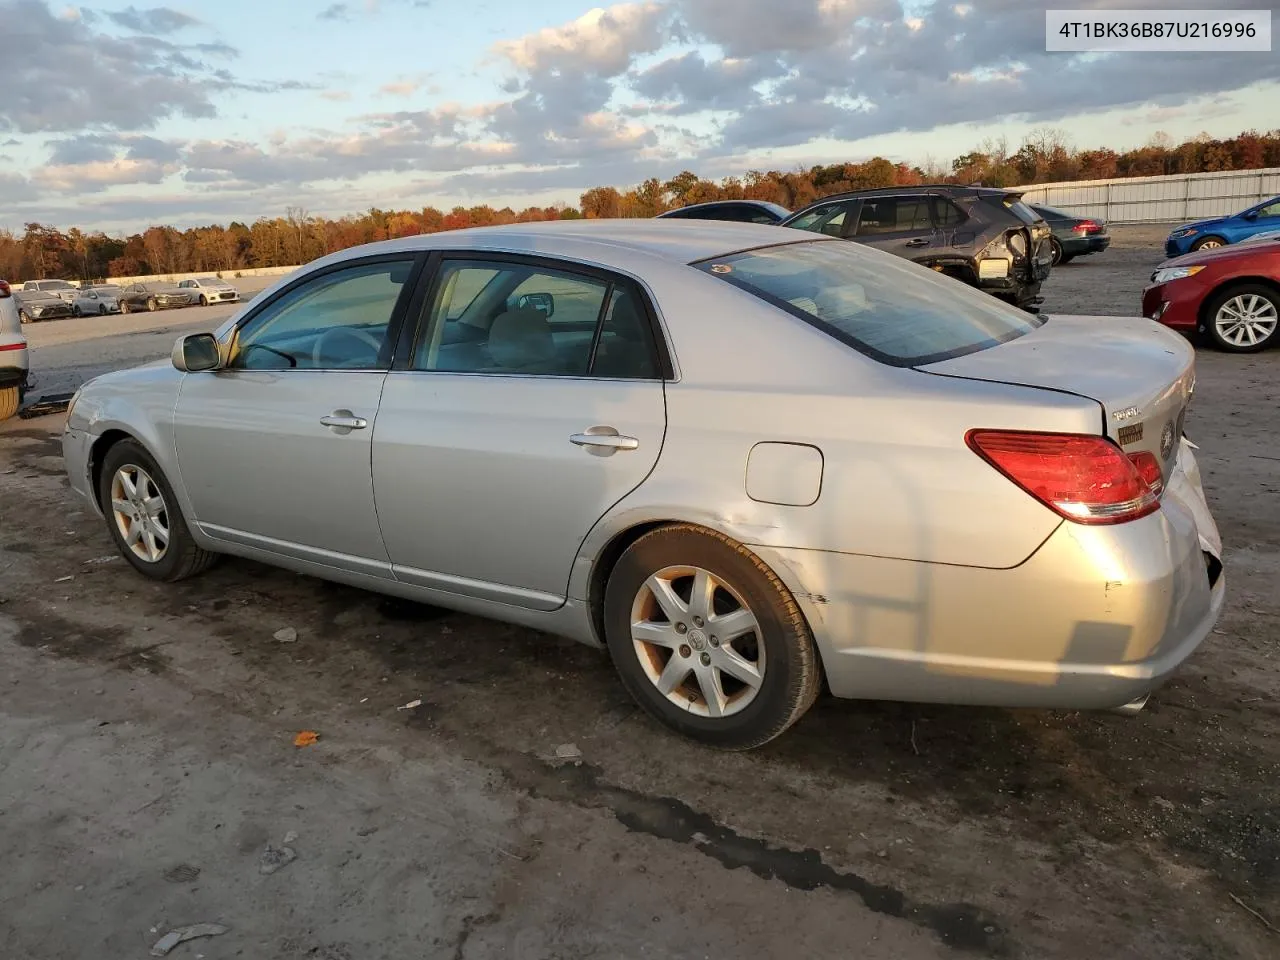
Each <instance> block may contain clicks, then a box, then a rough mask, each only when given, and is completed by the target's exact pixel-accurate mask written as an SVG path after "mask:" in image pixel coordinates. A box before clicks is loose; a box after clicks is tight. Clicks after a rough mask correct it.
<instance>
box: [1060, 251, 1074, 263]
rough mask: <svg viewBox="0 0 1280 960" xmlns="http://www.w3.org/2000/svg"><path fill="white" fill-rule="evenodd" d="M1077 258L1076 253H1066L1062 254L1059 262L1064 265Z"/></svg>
mask: <svg viewBox="0 0 1280 960" xmlns="http://www.w3.org/2000/svg"><path fill="white" fill-rule="evenodd" d="M1075 258H1076V255H1075V254H1074V253H1064V254H1063V255H1062V258H1061V259H1060V260H1059V261H1058V264H1059V265H1062V264H1066V263H1070V262H1071V261H1072V260H1074V259H1075Z"/></svg>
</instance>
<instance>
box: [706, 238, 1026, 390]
mask: <svg viewBox="0 0 1280 960" xmlns="http://www.w3.org/2000/svg"><path fill="white" fill-rule="evenodd" d="M694 266H695V267H697V268H698V269H700V270H705V271H706V272H707V273H710V274H711V275H712V276H715V277H719V278H720V279H721V280H724V281H726V282H728V283H731V284H733V285H734V286H736V287H739V288H740V289H743V290H746V291H747V292H749V293H752V294H755V295H756V296H758V297H760V298H761V299H762V300H765V301H767V302H768V303H771V304H773V305H774V306H777V307H780V308H781V309H783V310H786V311H787V312H788V313H790V314H792V315H793V316H796V317H799V318H800V319H801V320H804V321H805V322H806V323H809V324H812V325H813V326H815V327H817V328H818V329H819V330H822V331H824V332H825V333H827V334H829V335H830V336H832V337H834V338H835V339H837V340H839V341H841V342H842V343H846V344H848V345H849V346H851V347H853V348H855V349H856V350H859V351H861V352H862V353H865V354H867V355H868V356H870V357H873V358H874V359H876V360H879V361H881V362H882V363H887V364H891V365H893V366H899V367H907V366H918V365H921V364H926V363H936V362H938V361H940V360H948V359H950V358H952V357H958V356H963V355H964V354H967V353H975V352H977V351H979V350H985V349H986V348H988V347H993V346H995V345H996V344H999V343H1004V342H1005V341H1008V340H1013V339H1016V338H1017V337H1020V336H1022V335H1023V334H1025V333H1028V332H1029V331H1031V330H1034V329H1035V328H1036V327H1038V326H1040V325H1041V324H1042V323H1043V321H1042V320H1040V319H1039V318H1037V317H1035V316H1033V315H1032V314H1029V313H1025V312H1024V311H1022V310H1018V309H1017V308H1016V307H1012V306H1009V305H1007V304H1004V303H1002V302H1000V301H999V300H996V299H995V298H994V297H992V296H990V295H988V294H985V293H981V292H979V291H977V290H974V289H973V288H971V287H968V286H966V285H964V284H961V283H958V282H956V281H955V280H952V279H949V278H947V277H941V276H939V275H938V274H936V273H934V272H933V271H932V270H929V269H927V268H925V267H921V266H919V265H917V264H914V263H911V262H910V261H908V260H903V259H901V258H899V257H895V256H893V255H891V254H886V253H881V252H879V251H875V250H869V249H867V248H866V247H865V246H861V245H859V244H853V243H845V242H837V241H821V240H819V241H811V242H802V243H793V244H786V245H784V246H776V247H762V248H758V249H755V250H748V251H746V252H744V253H738V254H732V255H729V256H724V257H717V258H713V259H710V260H703V261H700V262H698V263H695V264H694Z"/></svg>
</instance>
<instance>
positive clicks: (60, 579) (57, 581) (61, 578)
mask: <svg viewBox="0 0 1280 960" xmlns="http://www.w3.org/2000/svg"><path fill="white" fill-rule="evenodd" d="M74 579H75V577H59V578H58V579H57V580H55V581H53V582H54V583H66V582H67V581H68V580H74Z"/></svg>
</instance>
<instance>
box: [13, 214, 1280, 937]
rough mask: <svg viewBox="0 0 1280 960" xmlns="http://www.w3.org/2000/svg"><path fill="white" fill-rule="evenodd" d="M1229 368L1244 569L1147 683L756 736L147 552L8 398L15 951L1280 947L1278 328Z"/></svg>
mask: <svg viewBox="0 0 1280 960" xmlns="http://www.w3.org/2000/svg"><path fill="white" fill-rule="evenodd" d="M1153 233H1160V235H1161V236H1163V233H1162V232H1160V231H1153ZM1159 259H1160V257H1159V251H1158V248H1153V247H1152V244H1151V242H1150V238H1148V239H1145V240H1144V239H1141V238H1140V237H1136V238H1131V237H1130V236H1129V235H1128V233H1127V232H1126V233H1123V234H1120V235H1118V236H1117V241H1116V244H1115V246H1114V247H1113V249H1112V250H1109V251H1107V253H1105V254H1103V255H1101V256H1097V257H1090V258H1087V259H1085V260H1082V261H1080V262H1079V263H1073V264H1070V265H1069V266H1067V267H1064V268H1062V269H1061V270H1058V271H1055V273H1054V275H1053V276H1052V277H1051V279H1050V282H1049V284H1048V285H1047V288H1046V297H1047V305H1046V306H1047V309H1049V310H1065V309H1067V306H1066V305H1071V307H1072V308H1073V312H1098V313H1133V312H1136V308H1137V294H1138V291H1139V290H1140V289H1141V286H1142V284H1143V281H1144V279H1145V276H1146V273H1147V272H1149V270H1150V267H1151V266H1152V265H1154V263H1156V262H1158V260H1159ZM188 312H190V311H188ZM212 317H213V311H212V310H209V311H201V312H200V317H199V318H193V321H192V323H191V324H188V323H187V322H186V317H185V316H182V317H181V319H180V320H179V315H178V314H174V315H173V319H170V317H169V316H165V317H163V318H162V319H161V321H160V322H161V323H162V325H163V326H164V328H165V329H164V330H163V331H157V330H155V329H152V330H149V331H147V330H139V329H134V330H133V331H132V332H133V333H134V334H135V335H134V336H132V337H117V335H116V334H114V333H112V334H111V335H110V336H104V337H96V336H94V337H80V334H78V333H77V334H75V337H71V334H72V333H74V330H73V328H72V327H70V326H67V327H65V328H63V329H64V330H65V331H66V332H67V334H68V338H69V339H63V340H62V341H61V342H60V343H54V342H49V341H46V342H43V343H37V345H36V349H35V362H36V364H37V366H38V367H39V368H41V369H42V370H43V373H42V374H41V375H42V376H45V377H48V378H49V379H50V382H54V381H55V378H63V379H61V380H57V381H56V382H58V383H70V382H72V380H74V378H75V377H76V376H78V375H80V372H83V371H87V370H90V369H94V368H95V367H94V365H95V364H97V365H99V366H100V365H104V364H105V365H111V364H117V365H119V364H123V363H127V362H138V361H141V360H146V359H151V358H153V357H155V356H157V355H159V356H163V355H164V354H165V353H167V351H168V349H169V346H170V344H171V343H172V336H174V335H176V331H178V330H179V329H183V330H185V329H188V328H192V329H194V328H199V327H200V326H208V325H211V324H209V323H208V319H212ZM207 318H208V319H207ZM124 319H125V320H127V321H128V322H129V323H130V324H132V323H133V322H134V320H133V318H124ZM153 319H154V318H153ZM119 322H120V321H119V320H116V321H109V322H108V323H110V324H111V326H110V327H107V328H97V329H95V331H94V332H95V333H96V332H97V330H101V329H110V330H112V331H114V330H116V329H117V327H116V326H115V325H116V324H118V323H119ZM33 332H34V333H36V334H37V335H38V336H44V335H45V333H46V330H45V328H38V329H37V330H35V331H33ZM55 332H56V331H55V330H54V325H50V326H49V328H48V335H49V336H50V337H51V338H52V337H53V334H54V333H55ZM147 338H155V341H154V343H153V342H152V340H150V339H147ZM72 340H74V342H72ZM73 348H74V349H73ZM58 351H63V352H61V353H59V352H58ZM1199 364H1200V374H1199V385H1198V389H1197V396H1196V402H1195V405H1194V408H1193V412H1192V415H1191V417H1190V419H1189V423H1188V432H1189V434H1190V436H1191V437H1192V438H1193V439H1194V440H1195V441H1196V442H1197V443H1198V444H1199V445H1200V447H1201V451H1200V456H1201V464H1202V468H1203V470H1204V475H1205V483H1206V487H1207V491H1208V495H1209V499H1210V502H1211V505H1212V507H1213V509H1214V511H1215V515H1216V517H1217V520H1218V522H1219V525H1220V527H1221V530H1222V534H1223V539H1224V541H1225V543H1226V576H1227V580H1228V590H1229V598H1230V599H1229V602H1228V608H1227V611H1226V613H1225V615H1224V618H1223V620H1222V622H1221V623H1220V625H1219V628H1218V629H1217V630H1216V631H1215V633H1214V634H1213V635H1212V636H1211V637H1210V638H1209V640H1208V641H1207V642H1206V644H1205V645H1204V647H1203V648H1202V649H1201V650H1200V651H1199V652H1198V653H1197V654H1196V655H1195V656H1194V657H1193V658H1192V660H1191V661H1190V662H1189V663H1188V664H1187V665H1186V666H1185V668H1184V669H1183V670H1182V671H1181V672H1180V673H1179V674H1178V675H1177V676H1176V677H1175V679H1173V680H1172V681H1171V682H1170V683H1169V684H1168V685H1166V686H1165V687H1164V688H1162V689H1161V690H1160V691H1159V692H1158V693H1157V694H1156V695H1155V696H1153V698H1152V700H1151V702H1150V704H1149V705H1148V707H1147V709H1146V710H1145V711H1143V712H1142V713H1141V714H1139V715H1138V716H1137V717H1133V718H1126V717H1120V716H1116V715H1112V714H1080V713H1070V712H1063V713H1050V712H1042V711H1029V710H1026V711H1024V710H1019V711H1010V710H978V709H961V708H944V707H929V706H914V705H905V704H886V703H850V702H837V701H833V700H823V701H820V702H819V704H818V705H817V706H816V707H815V709H814V710H813V711H811V713H810V714H809V715H808V716H806V717H805V718H804V720H802V721H801V722H800V723H799V724H798V725H797V726H796V727H795V728H793V730H791V731H790V732H789V733H788V734H787V735H786V736H785V737H783V738H782V739H780V740H779V741H776V742H775V743H774V744H772V745H770V746H769V747H767V748H766V749H764V750H761V751H757V752H753V753H750V754H746V755H738V754H731V755H726V754H721V753H715V752H712V751H708V750H703V749H701V748H699V747H696V746H693V745H691V744H689V743H686V742H684V741H681V740H677V739H675V738H672V737H670V736H667V735H666V734H664V733H663V732H662V731H661V730H659V729H658V728H656V727H655V726H654V725H653V724H652V723H650V722H649V721H648V720H647V719H646V718H645V717H644V716H643V715H642V714H640V713H638V712H637V711H636V710H635V709H634V707H633V706H632V705H631V703H630V701H629V700H628V699H627V697H626V695H625V693H624V692H623V690H622V689H621V687H620V686H619V684H618V683H617V681H616V679H615V677H614V675H613V673H612V671H611V668H610V666H609V664H608V663H607V661H606V659H605V658H604V657H603V655H602V654H600V653H598V652H597V651H594V650H590V649H587V648H584V647H580V646H576V645H574V644H572V643H568V642H562V641H558V640H555V639H550V638H547V637H545V636H541V635H537V634H535V633H533V632H531V631H527V630H522V629H517V628H514V627H507V626H502V625H499V624H495V623H492V622H488V621H482V620H477V619H474V618H470V617H466V616H461V615H455V614H448V613H443V612H441V611H434V610H430V609H426V608H421V607H416V606H412V605H408V604H402V603H396V602H390V601H386V600H382V599H380V598H378V597H375V596H372V595H369V594H365V593H361V592H359V591H355V590H350V589H346V588H343V587H338V586H333V585H329V584H325V583H322V582H319V581H316V580H311V579H307V578H304V577H298V576H294V575H292V574H288V573H284V572H281V571H278V570H272V569H268V568H266V567H262V566H258V565H256V564H251V563H246V562H227V563H224V564H222V565H221V566H219V567H217V568H216V569H215V570H213V571H211V572H210V573H209V574H207V575H205V576H204V577H202V578H198V579H196V580H193V581H188V582H185V583H183V584H179V585H176V586H162V585H158V584H153V583H150V582H147V581H144V580H142V579H140V578H139V577H137V576H135V575H133V574H132V573H131V572H130V571H129V569H128V568H127V567H126V566H125V564H124V563H123V561H120V560H118V559H116V560H104V558H108V557H110V556H111V555H112V552H113V551H112V549H111V546H110V542H109V540H108V538H107V536H106V533H105V531H104V530H103V528H102V525H101V522H100V521H98V520H97V519H96V518H94V517H92V516H91V515H89V514H88V512H87V510H85V509H84V508H83V507H82V505H81V504H79V503H76V502H74V501H73V500H72V499H71V497H70V495H69V493H68V491H67V487H66V483H65V480H64V479H63V476H62V464H61V457H60V451H59V444H58V440H57V433H58V431H59V430H60V427H61V418H60V417H56V416H55V417H45V418H41V419H37V420H30V421H19V420H15V421H10V422H9V423H7V424H5V425H3V426H0V663H3V665H4V666H3V670H2V671H0V690H2V691H3V696H0V771H3V774H2V775H0V862H3V863H4V864H5V866H6V869H5V870H4V871H0V957H4V958H6V960H7V958H15V960H27V958H31V960H46V958H55V957H56V958H59V960H61V958H81V957H83V958H86V960H87V958H95V960H96V958H99V957H131V956H137V957H142V956H146V955H147V950H148V949H149V948H150V946H151V944H153V943H154V942H155V941H156V940H158V939H159V938H160V936H161V935H162V934H163V933H164V932H166V931H167V930H168V929H170V928H171V927H175V926H180V925H185V924H189V923H199V922H206V921H208V922H218V923H223V924H226V925H227V926H228V927H229V928H230V929H229V930H228V932H226V933H225V934H223V935H221V936H218V937H215V938H212V939H205V940H198V941H195V942H192V943H189V944H185V945H183V946H181V947H179V948H178V949H177V950H176V951H175V952H174V954H172V956H174V957H178V956H183V957H196V956H202V957H204V958H206V960H220V958H230V957H262V958H268V957H269V958H318V960H357V958H358V960H365V958H370V960H374V958H397V960H398V958H408V957H414V958H418V957H428V958H436V957H439V958H454V960H456V958H469V960H476V958H498V957H521V958H523V957H537V958H574V960H579V958H587V957H601V958H610V960H613V958H640V957H660V958H698V960H708V958H722V957H724V958H727V957H737V956H742V955H743V954H744V953H749V954H754V955H759V956H765V957H774V956H803V957H833V958H835V957H848V956H857V957H865V958H882V957H883V958H897V960H916V958H941V957H953V956H957V955H966V956H977V957H1011V958H1028V960H1030V958H1035V960H1058V958H1062V960H1076V958H1079V957H1082V956H1106V957H1109V958H1123V960H1128V958H1134V960H1139V958H1141V960H1150V958H1160V960H1184V958H1185V960H1206V958H1256V960H1263V958H1274V957H1276V956H1277V955H1280V934H1277V933H1276V930H1275V928H1280V683H1277V679H1276V666H1277V642H1278V641H1280V628H1278V627H1277V613H1278V612H1280V611H1278V607H1280V599H1278V594H1277V591H1276V583H1277V582H1278V581H1280V507H1278V506H1277V492H1278V491H1280V450H1278V445H1277V443H1276V439H1275V438H1276V433H1275V431H1276V418H1275V411H1276V410H1277V409H1278V408H1280V377H1278V376H1277V371H1278V369H1280V367H1278V366H1277V364H1280V353H1277V352H1275V351H1272V352H1270V353H1267V354H1262V355H1257V356H1251V357H1234V356H1226V355H1223V354H1218V353H1213V352H1208V351H1201V352H1200V354H1199ZM98 561H103V562H98ZM286 627H289V628H292V629H294V630H296V631H297V639H296V641H294V642H290V643H283V642H281V641H279V640H277V639H275V636H274V634H275V633H276V631H279V630H281V629H282V628H286ZM413 701H421V703H420V704H419V705H418V706H416V707H412V708H409V709H400V708H403V707H405V705H406V704H409V703H411V702H413ZM308 730H309V731H315V732H316V733H318V735H319V738H318V742H316V743H315V744H314V745H312V746H306V747H296V746H294V737H295V736H296V735H297V734H298V733H299V732H300V731H308ZM565 744H574V745H576V747H577V748H578V749H579V750H580V751H581V757H579V758H570V759H562V758H557V757H556V751H557V748H558V747H560V746H562V745H565ZM564 752H572V751H564ZM290 834H296V836H293V837H290V839H289V840H288V842H287V845H288V846H289V847H290V848H291V849H292V850H294V851H295V852H296V855H297V858H296V860H294V861H293V862H291V863H288V864H286V865H285V866H283V867H281V868H280V869H279V870H278V871H277V872H274V873H270V874H264V873H263V872H262V868H261V866H260V864H261V862H262V858H263V854H264V851H265V849H266V847H267V846H268V845H272V846H274V847H279V846H281V845H284V844H285V843H286V840H285V838H286V836H289V835H290ZM196 869H198V873H197V872H196ZM1268 924H1270V925H1271V926H1270V927H1269V926H1268Z"/></svg>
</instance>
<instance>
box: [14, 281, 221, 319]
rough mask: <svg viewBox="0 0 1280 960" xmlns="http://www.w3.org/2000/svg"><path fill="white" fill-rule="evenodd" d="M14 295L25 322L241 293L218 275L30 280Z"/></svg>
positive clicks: (187, 302)
mask: <svg viewBox="0 0 1280 960" xmlns="http://www.w3.org/2000/svg"><path fill="white" fill-rule="evenodd" d="M13 296H15V297H16V298H17V305H18V314H19V319H20V320H21V321H22V322H23V323H33V322H37V321H43V320H58V319H60V318H62V317H84V316H95V315H96V316H106V315H108V314H112V313H131V312H135V311H143V310H166V309H169V308H172V307H189V306H192V305H194V304H199V305H200V306H202V307H203V306H208V305H209V304H213V303H237V302H239V300H240V292H239V291H238V290H237V289H236V288H235V287H233V286H232V285H231V284H229V283H227V282H226V281H224V280H219V279H218V278H217V277H197V278H194V279H190V280H180V281H178V282H177V283H171V282H161V281H147V282H141V283H131V284H129V285H128V286H126V287H120V286H117V285H115V284H96V285H92V286H91V285H81V286H79V287H77V286H75V285H73V284H71V283H70V282H68V281H66V280H28V281H27V282H26V283H24V284H23V285H22V289H21V290H15V291H13Z"/></svg>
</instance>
